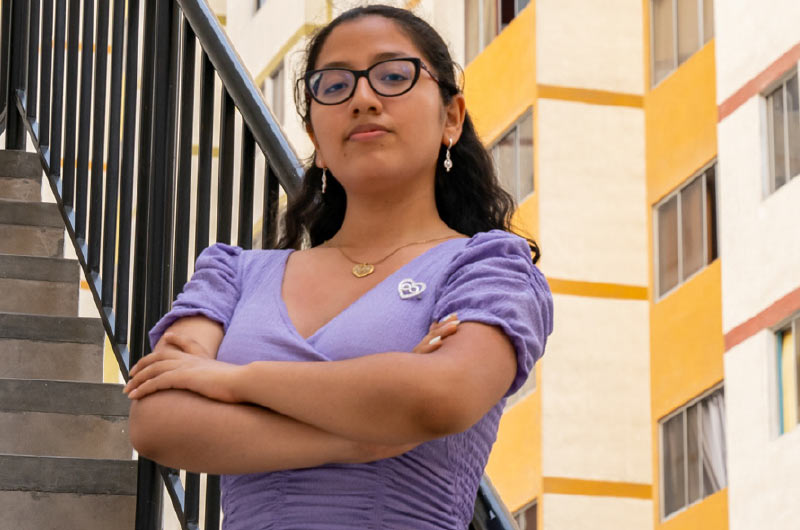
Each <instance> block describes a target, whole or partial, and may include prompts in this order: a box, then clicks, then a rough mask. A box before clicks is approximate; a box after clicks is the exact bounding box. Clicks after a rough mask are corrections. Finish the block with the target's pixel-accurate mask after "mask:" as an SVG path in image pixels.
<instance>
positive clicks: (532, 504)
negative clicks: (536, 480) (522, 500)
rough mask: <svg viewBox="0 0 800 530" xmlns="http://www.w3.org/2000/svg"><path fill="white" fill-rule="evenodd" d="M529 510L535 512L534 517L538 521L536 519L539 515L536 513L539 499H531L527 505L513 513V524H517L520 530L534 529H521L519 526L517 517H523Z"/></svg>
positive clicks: (530, 529) (529, 529)
mask: <svg viewBox="0 0 800 530" xmlns="http://www.w3.org/2000/svg"><path fill="white" fill-rule="evenodd" d="M531 508H533V509H534V510H536V517H537V519H538V517H539V513H538V511H539V499H538V498H537V499H533V500H532V501H531V502H529V503H528V504H526V505H525V506H523V507H522V508H520V509H519V510H517V511H516V512H514V513H513V515H512V517H513V518H514V522H515V523H517V526H518V527H519V528H520V529H521V530H535V529H532V528H527V527H525V528H523V527H522V526H519V517H520V516H521V515H524V514H525V512H527V511H528V510H530V509H531Z"/></svg>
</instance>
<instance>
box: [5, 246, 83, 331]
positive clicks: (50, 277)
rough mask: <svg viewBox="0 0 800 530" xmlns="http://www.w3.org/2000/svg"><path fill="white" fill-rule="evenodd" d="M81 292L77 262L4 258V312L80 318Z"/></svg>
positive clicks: (14, 257)
mask: <svg viewBox="0 0 800 530" xmlns="http://www.w3.org/2000/svg"><path fill="white" fill-rule="evenodd" d="M79 289H80V275H79V265H78V261H77V260H68V259H62V258H44V257H33V256H15V255H9V254H0V292H2V293H3V296H2V297H0V311H7V312H15V313H29V314H37V315H64V316H73V315H77V313H78V291H79Z"/></svg>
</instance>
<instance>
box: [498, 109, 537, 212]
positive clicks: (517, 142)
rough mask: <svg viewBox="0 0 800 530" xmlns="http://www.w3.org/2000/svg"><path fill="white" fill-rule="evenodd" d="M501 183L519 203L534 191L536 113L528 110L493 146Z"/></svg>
mask: <svg viewBox="0 0 800 530" xmlns="http://www.w3.org/2000/svg"><path fill="white" fill-rule="evenodd" d="M491 153H492V158H493V159H494V163H495V167H496V168H497V176H498V178H499V180H500V185H501V186H503V189H505V190H506V191H507V192H509V193H510V194H511V195H512V196H513V197H514V200H515V201H517V204H519V203H520V202H522V201H523V200H524V199H525V197H527V196H528V195H530V194H531V193H533V112H532V111H530V110H528V111H527V112H526V113H525V114H524V115H523V116H522V117H521V118H520V119H519V120H518V121H517V122H516V123H515V124H514V125H513V126H512V127H511V129H509V130H508V131H507V132H506V133H505V134H503V135H502V136H501V137H500V140H498V141H497V143H495V144H494V145H493V146H492V147H491Z"/></svg>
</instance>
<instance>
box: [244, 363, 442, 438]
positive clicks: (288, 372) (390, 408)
mask: <svg viewBox="0 0 800 530" xmlns="http://www.w3.org/2000/svg"><path fill="white" fill-rule="evenodd" d="M449 362H451V361H450V360H448V359H447V358H445V357H443V356H437V355H418V354H413V353H402V352H390V353H380V354H373V355H367V356H364V357H358V358H354V359H348V360H344V361H332V362H277V361H261V362H253V363H250V364H248V365H246V366H243V367H242V370H240V372H239V375H238V377H237V378H236V381H235V383H234V385H235V388H236V390H235V391H236V392H237V394H238V397H239V399H241V400H242V401H246V402H250V403H256V404H259V405H261V406H264V407H267V408H269V409H271V410H275V411H278V412H280V413H281V414H285V415H286V416H290V417H292V418H294V419H297V420H299V421H301V422H303V423H307V424H309V425H314V426H315V427H318V428H320V429H322V430H325V431H327V432H332V433H334V434H337V435H340V436H344V437H346V438H349V439H354V440H363V441H367V442H375V443H386V444H395V443H408V442H422V441H426V440H430V439H433V438H438V437H441V436H444V435H446V434H448V433H449V432H450V431H451V426H450V425H449V424H448V421H449V420H448V418H447V414H443V413H442V411H444V410H448V409H447V407H449V406H451V405H452V403H450V402H451V401H452V399H453V397H452V396H453V394H454V393H453V388H454V387H453V386H451V385H452V384H453V381H450V380H449V379H453V378H452V377H451V375H452V374H453V373H454V371H453V370H452V367H449V366H448V364H447V363H449Z"/></svg>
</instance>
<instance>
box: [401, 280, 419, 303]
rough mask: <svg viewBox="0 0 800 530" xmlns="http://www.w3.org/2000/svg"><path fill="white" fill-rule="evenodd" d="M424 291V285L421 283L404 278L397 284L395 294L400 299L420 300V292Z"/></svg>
mask: <svg viewBox="0 0 800 530" xmlns="http://www.w3.org/2000/svg"><path fill="white" fill-rule="evenodd" d="M424 290H425V284H424V283H422V282H415V281H414V280H412V279H411V278H406V279H405V280H403V281H401V282H400V283H399V284H397V292H399V293H400V298H402V299H403V300H405V299H406V298H413V297H415V296H416V297H417V298H422V296H421V295H422V291H424Z"/></svg>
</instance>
